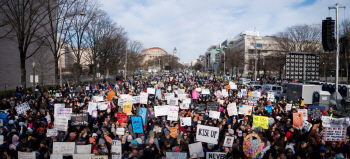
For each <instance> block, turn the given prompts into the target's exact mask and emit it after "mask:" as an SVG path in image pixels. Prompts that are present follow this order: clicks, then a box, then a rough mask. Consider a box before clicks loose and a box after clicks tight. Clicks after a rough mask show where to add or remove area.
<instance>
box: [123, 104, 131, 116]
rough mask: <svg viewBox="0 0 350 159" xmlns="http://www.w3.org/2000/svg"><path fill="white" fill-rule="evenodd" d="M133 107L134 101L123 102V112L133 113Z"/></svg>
mask: <svg viewBox="0 0 350 159" xmlns="http://www.w3.org/2000/svg"><path fill="white" fill-rule="evenodd" d="M131 108H132V103H129V102H127V103H123V112H124V113H126V114H127V115H128V114H131Z"/></svg>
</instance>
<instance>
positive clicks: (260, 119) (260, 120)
mask: <svg viewBox="0 0 350 159" xmlns="http://www.w3.org/2000/svg"><path fill="white" fill-rule="evenodd" d="M268 125H269V117H267V116H259V115H254V116H253V126H255V127H256V128H257V127H259V126H261V127H262V128H263V129H268Z"/></svg>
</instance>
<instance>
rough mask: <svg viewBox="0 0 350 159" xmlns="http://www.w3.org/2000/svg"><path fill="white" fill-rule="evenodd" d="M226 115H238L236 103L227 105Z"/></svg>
mask: <svg viewBox="0 0 350 159" xmlns="http://www.w3.org/2000/svg"><path fill="white" fill-rule="evenodd" d="M227 113H228V115H229V116H233V115H238V112H237V106H236V103H230V104H228V105H227Z"/></svg>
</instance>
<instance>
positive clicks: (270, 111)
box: [264, 104, 272, 113]
mask: <svg viewBox="0 0 350 159" xmlns="http://www.w3.org/2000/svg"><path fill="white" fill-rule="evenodd" d="M264 107H265V109H266V110H267V112H268V113H272V104H270V105H265V106H264Z"/></svg>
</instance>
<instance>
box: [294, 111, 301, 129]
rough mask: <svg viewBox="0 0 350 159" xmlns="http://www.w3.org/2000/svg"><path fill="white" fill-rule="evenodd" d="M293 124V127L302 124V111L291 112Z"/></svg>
mask: <svg viewBox="0 0 350 159" xmlns="http://www.w3.org/2000/svg"><path fill="white" fill-rule="evenodd" d="M293 126H294V127H295V128H297V127H301V126H303V113H293Z"/></svg>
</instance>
